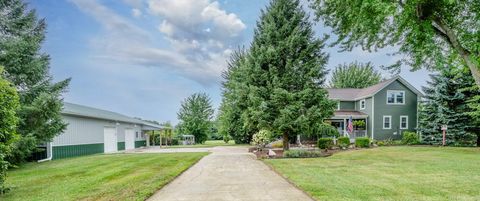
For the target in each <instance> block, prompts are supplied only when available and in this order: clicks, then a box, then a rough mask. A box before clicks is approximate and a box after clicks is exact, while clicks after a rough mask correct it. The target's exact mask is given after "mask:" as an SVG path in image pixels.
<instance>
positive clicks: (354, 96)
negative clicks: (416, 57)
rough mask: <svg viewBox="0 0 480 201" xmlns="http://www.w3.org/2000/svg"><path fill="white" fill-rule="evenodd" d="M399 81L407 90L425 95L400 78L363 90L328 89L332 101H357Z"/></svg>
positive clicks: (396, 77)
mask: <svg viewBox="0 0 480 201" xmlns="http://www.w3.org/2000/svg"><path fill="white" fill-rule="evenodd" d="M396 80H398V81H399V82H401V83H402V84H404V85H405V86H406V87H407V88H409V89H410V90H412V91H413V92H414V93H416V94H417V95H419V96H423V94H422V93H421V92H420V91H418V90H417V89H416V88H415V87H413V86H412V85H411V84H410V83H408V82H407V81H406V80H404V79H403V78H402V77H400V76H395V77H393V78H391V79H388V80H384V81H382V82H380V83H378V84H375V85H372V86H369V87H366V88H363V89H354V88H340V89H339V88H329V89H327V91H328V95H329V97H330V98H331V99H334V100H344V101H356V100H360V99H363V98H368V97H371V96H373V95H375V94H376V93H378V92H379V91H381V90H382V89H383V88H385V87H387V86H388V85H390V84H391V83H392V82H394V81H396Z"/></svg>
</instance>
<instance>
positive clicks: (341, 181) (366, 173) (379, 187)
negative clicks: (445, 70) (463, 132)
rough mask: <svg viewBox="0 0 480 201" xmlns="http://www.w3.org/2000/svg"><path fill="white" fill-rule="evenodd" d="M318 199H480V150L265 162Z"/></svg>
mask: <svg viewBox="0 0 480 201" xmlns="http://www.w3.org/2000/svg"><path fill="white" fill-rule="evenodd" d="M265 162H266V163H267V164H269V165H271V166H272V167H273V168H274V169H275V170H276V171H278V172H279V173H281V174H282V175H284V176H285V177H286V178H288V179H289V180H290V181H292V182H293V183H294V184H296V185H297V186H298V187H300V188H301V189H303V190H304V191H306V192H307V193H309V194H310V195H312V196H313V197H314V198H315V199H318V200H480V149H478V148H454V147H381V148H375V149H367V150H359V151H347V152H341V153H338V154H334V155H333V156H331V157H327V158H310V159H275V160H265Z"/></svg>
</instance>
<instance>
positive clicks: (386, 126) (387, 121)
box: [383, 116, 392, 129]
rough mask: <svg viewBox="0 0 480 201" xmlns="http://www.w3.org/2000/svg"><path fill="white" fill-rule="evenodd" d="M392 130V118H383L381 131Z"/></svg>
mask: <svg viewBox="0 0 480 201" xmlns="http://www.w3.org/2000/svg"><path fill="white" fill-rule="evenodd" d="M391 128H392V116H383V129H391Z"/></svg>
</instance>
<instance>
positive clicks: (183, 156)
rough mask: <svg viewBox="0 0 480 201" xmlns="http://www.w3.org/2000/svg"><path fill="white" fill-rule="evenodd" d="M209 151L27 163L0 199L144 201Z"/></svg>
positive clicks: (11, 177) (12, 174)
mask: <svg viewBox="0 0 480 201" xmlns="http://www.w3.org/2000/svg"><path fill="white" fill-rule="evenodd" d="M207 154H208V153H172V154H109V155H103V154H102V155H93V156H84V157H76V158H70V159H61V160H54V161H51V162H45V163H40V164H39V163H28V164H25V165H24V166H22V167H20V168H18V169H14V170H11V171H9V172H8V177H7V185H8V186H12V187H13V189H12V191H11V192H10V193H8V194H6V195H3V196H0V200H2V201H3V200H5V201H7V200H145V199H146V198H148V197H150V196H151V195H152V194H153V193H154V192H155V191H157V190H158V189H160V188H161V187H162V186H164V185H165V184H167V183H168V182H169V181H171V180H172V179H174V178H175V177H176V176H177V175H179V174H180V173H182V172H183V171H184V170H186V169H188V168H189V167H190V166H191V165H193V164H194V163H196V162H197V161H198V160H200V159H201V158H202V157H203V156H205V155H207Z"/></svg>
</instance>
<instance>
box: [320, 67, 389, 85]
mask: <svg viewBox="0 0 480 201" xmlns="http://www.w3.org/2000/svg"><path fill="white" fill-rule="evenodd" d="M380 80H382V75H381V74H380V73H379V72H378V71H376V70H375V69H374V68H373V65H372V63H370V62H368V63H365V64H364V63H359V62H357V61H355V62H353V63H350V64H341V65H338V66H337V67H336V68H335V70H333V73H332V78H331V80H330V83H329V85H330V87H333V88H365V87H369V86H372V85H374V84H378V83H379V82H380Z"/></svg>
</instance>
